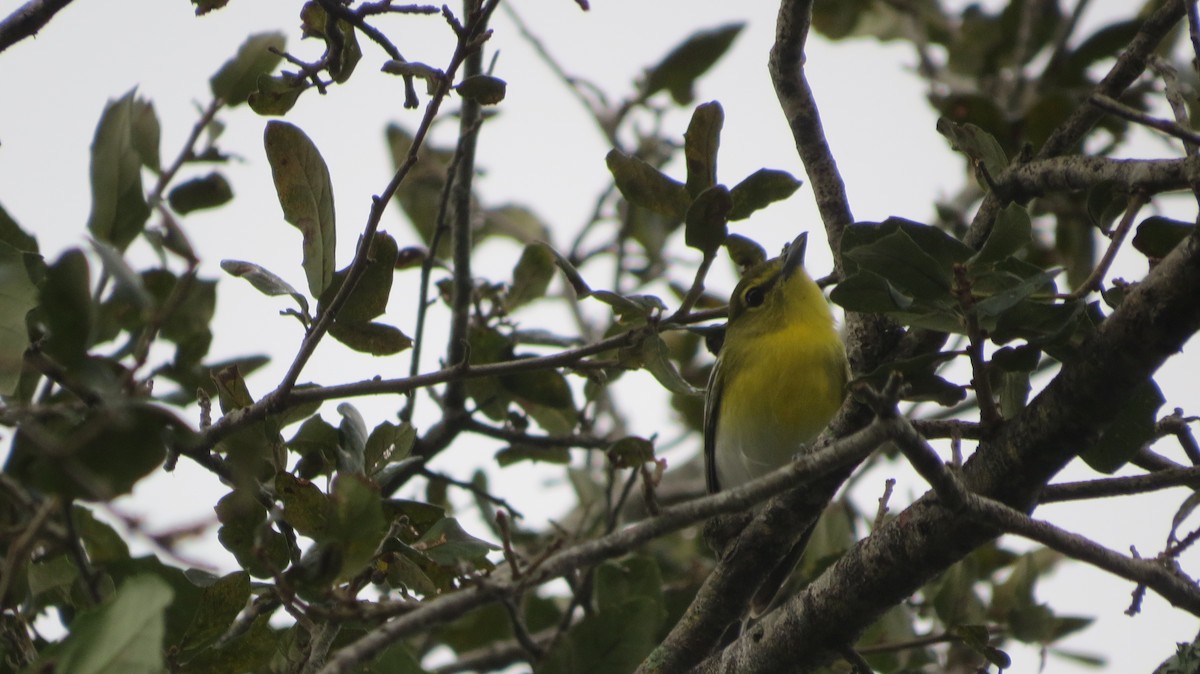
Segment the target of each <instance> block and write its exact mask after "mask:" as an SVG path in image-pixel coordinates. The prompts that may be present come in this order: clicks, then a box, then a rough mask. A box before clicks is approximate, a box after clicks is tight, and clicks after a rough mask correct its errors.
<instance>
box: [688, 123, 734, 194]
mask: <svg viewBox="0 0 1200 674" xmlns="http://www.w3.org/2000/svg"><path fill="white" fill-rule="evenodd" d="M724 123H725V111H724V110H722V109H721V104H720V103H718V102H716V101H709V102H708V103H703V104H701V105H698V106H696V111H695V112H693V113H692V121H691V123H689V124H688V129H687V132H685V133H684V134H683V156H684V159H685V160H686V162H687V191H688V194H689V195H691V196H692V198H693V199H695V198H696V197H699V196H700V194H701V193H703V192H704V191H705V190H707V189H709V188H711V187H713V186H715V185H716V184H717V150H718V149H719V148H720V147H721V126H722V125H724Z"/></svg>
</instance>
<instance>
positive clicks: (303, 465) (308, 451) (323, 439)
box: [287, 416, 338, 480]
mask: <svg viewBox="0 0 1200 674" xmlns="http://www.w3.org/2000/svg"><path fill="white" fill-rule="evenodd" d="M337 443H338V433H337V429H336V428H334V427H333V426H332V425H330V424H329V422H327V421H325V420H324V419H322V418H321V417H319V416H313V417H309V418H308V419H306V420H305V421H304V423H302V424H300V429H299V430H297V431H296V434H295V435H293V436H292V439H291V440H288V443H287V446H288V449H289V450H290V451H292V452H295V453H296V454H299V455H300V460H299V461H298V462H297V463H296V474H297V475H299V476H300V477H301V478H303V479H305V480H311V479H313V478H314V477H316V476H318V475H328V474H330V473H332V472H333V469H334V468H335V467H336V465H337Z"/></svg>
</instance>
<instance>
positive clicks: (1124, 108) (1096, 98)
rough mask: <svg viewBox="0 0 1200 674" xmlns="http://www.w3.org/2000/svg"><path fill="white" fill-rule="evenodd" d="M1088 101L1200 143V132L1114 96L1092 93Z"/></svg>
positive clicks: (1182, 138)
mask: <svg viewBox="0 0 1200 674" xmlns="http://www.w3.org/2000/svg"><path fill="white" fill-rule="evenodd" d="M1088 101H1090V102H1091V104H1092V105H1094V106H1096V107H1098V108H1100V109H1101V110H1104V111H1105V112H1108V113H1110V114H1113V115H1116V116H1117V117H1120V118H1122V119H1125V120H1128V121H1130V122H1133V123H1135V124H1141V125H1142V126H1148V127H1150V128H1151V129H1157V130H1158V131H1162V132H1163V133H1165V134H1167V135H1170V136H1174V137H1176V138H1178V139H1180V140H1182V141H1184V142H1185V143H1192V144H1196V143H1200V133H1197V132H1196V131H1193V130H1192V129H1189V128H1187V127H1185V126H1183V125H1182V124H1179V123H1178V122H1174V121H1172V120H1169V119H1162V118H1160V117H1155V116H1153V115H1149V114H1146V113H1144V112H1142V111H1141V110H1136V109H1134V108H1131V107H1129V106H1128V105H1125V104H1124V103H1121V102H1120V101H1118V100H1116V99H1114V98H1111V97H1109V96H1105V95H1104V94H1092V95H1091V96H1090V97H1089V98H1088Z"/></svg>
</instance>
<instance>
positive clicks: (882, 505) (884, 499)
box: [871, 477, 896, 530]
mask: <svg viewBox="0 0 1200 674" xmlns="http://www.w3.org/2000/svg"><path fill="white" fill-rule="evenodd" d="M895 487H896V479H895V478H891V477H889V478H888V479H886V480H884V481H883V495H881V496H880V497H879V507H878V508H877V509H876V510H875V522H874V524H872V525H871V529H872V530H875V529H878V528H879V527H881V526H883V518H885V517H887V514H888V501H890V500H891V498H892V489H894V488H895Z"/></svg>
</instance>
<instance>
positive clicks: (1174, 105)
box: [1150, 3, 1197, 157]
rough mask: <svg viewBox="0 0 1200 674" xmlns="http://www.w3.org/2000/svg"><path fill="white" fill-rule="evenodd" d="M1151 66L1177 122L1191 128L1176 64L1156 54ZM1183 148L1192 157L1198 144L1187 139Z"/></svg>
mask: <svg viewBox="0 0 1200 674" xmlns="http://www.w3.org/2000/svg"><path fill="white" fill-rule="evenodd" d="M1192 4H1193V5H1194V4H1195V3H1192ZM1150 67H1151V68H1153V69H1154V72H1155V73H1157V74H1158V76H1159V77H1160V78H1162V81H1163V95H1164V96H1165V97H1166V99H1167V104H1168V105H1170V106H1171V114H1172V115H1173V116H1174V117H1175V123H1176V124H1178V125H1179V126H1181V127H1183V128H1185V129H1190V128H1191V127H1192V125H1191V122H1189V121H1188V111H1187V100H1186V99H1185V98H1184V95H1183V91H1181V90H1180V88H1179V74H1178V73H1176V72H1175V68H1174V66H1172V65H1171V64H1170V63H1168V62H1167V60H1166V59H1164V58H1163V57H1161V56H1155V57H1154V58H1152V59H1150ZM1183 149H1184V152H1186V153H1187V155H1188V156H1189V157H1191V156H1194V155H1195V154H1196V151H1197V145H1196V143H1192V142H1189V141H1186V140H1185V141H1183Z"/></svg>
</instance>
